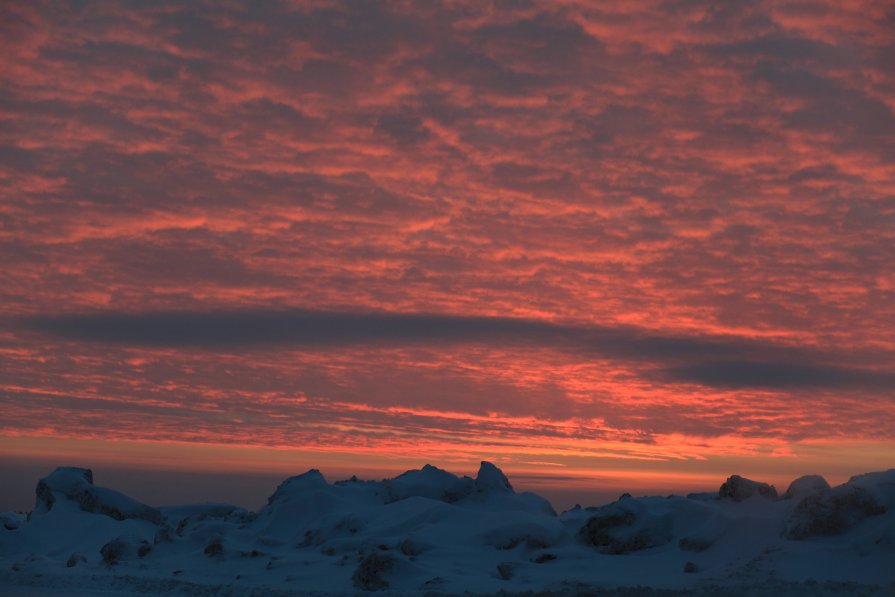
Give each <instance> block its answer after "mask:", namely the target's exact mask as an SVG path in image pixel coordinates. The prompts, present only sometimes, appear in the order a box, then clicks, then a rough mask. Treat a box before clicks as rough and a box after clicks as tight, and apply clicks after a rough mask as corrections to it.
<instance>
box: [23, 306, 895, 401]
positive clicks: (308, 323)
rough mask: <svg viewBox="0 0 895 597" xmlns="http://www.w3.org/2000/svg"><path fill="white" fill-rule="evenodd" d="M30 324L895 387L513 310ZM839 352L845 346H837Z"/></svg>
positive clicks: (878, 379) (707, 379)
mask: <svg viewBox="0 0 895 597" xmlns="http://www.w3.org/2000/svg"><path fill="white" fill-rule="evenodd" d="M23 322H24V324H25V326H26V327H27V328H28V329H30V330H32V331H39V332H42V333H47V334H50V335H53V336H56V337H59V338H64V339H67V340H75V341H80V342H101V343H113V344H125V345H132V346H144V347H178V348H183V347H202V348H208V349H217V350H245V349H251V348H264V347H275V346H291V347H296V348H306V349H314V348H327V347H339V346H351V345H365V346H390V345H392V346H393V345H414V344H416V345H418V344H423V345H428V346H438V345H440V344H448V343H481V344H487V345H490V346H495V347H501V348H510V347H525V346H534V347H548V348H555V349H560V350H567V351H573V352H577V353H578V354H580V355H581V357H582V358H585V359H586V358H589V357H602V358H611V359H619V360H628V361H636V362H638V363H640V364H641V366H643V365H645V366H646V371H647V375H649V376H650V377H655V378H657V379H659V380H662V381H671V382H683V383H697V384H700V385H705V386H713V387H733V388H748V387H758V388H795V387H828V388H877V389H878V388H895V374H893V373H890V372H887V371H876V370H871V369H864V368H860V367H847V366H841V365H831V364H830V362H831V361H832V360H833V358H834V357H835V355H830V354H826V353H823V352H819V351H816V350H813V349H810V348H803V347H792V346H783V345H779V344H774V343H769V342H761V341H755V340H749V339H743V338H738V337H730V336H672V335H657V334H654V333H649V332H647V331H645V330H642V329H638V328H634V327H621V326H619V327H609V326H592V325H589V326H574V325H561V324H554V323H550V322H544V321H537V320H531V319H522V318H509V317H469V316H452V315H432V314H416V313H381V312H331V311H311V310H254V311H231V312H154V313H139V314H127V313H90V314H69V315H58V316H34V317H30V318H27V319H25V320H23ZM840 358H841V355H840Z"/></svg>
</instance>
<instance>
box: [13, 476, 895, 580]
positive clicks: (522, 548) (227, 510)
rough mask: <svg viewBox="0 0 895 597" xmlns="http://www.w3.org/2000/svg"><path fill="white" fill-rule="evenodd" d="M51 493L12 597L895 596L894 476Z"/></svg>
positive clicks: (319, 483)
mask: <svg viewBox="0 0 895 597" xmlns="http://www.w3.org/2000/svg"><path fill="white" fill-rule="evenodd" d="M36 494H37V495H36V504H35V508H34V510H33V511H32V512H31V513H30V514H28V515H21V514H16V513H9V512H7V513H2V514H0V524H2V525H3V529H0V592H2V593H3V594H7V595H18V594H22V595H66V594H68V595H130V594H139V593H145V594H158V593H176V594H208V595H251V594H257V595H280V594H295V593H298V594H302V593H318V594H353V593H364V592H373V591H380V592H384V593H386V594H436V595H437V594H463V593H477V594H479V593H484V594H487V593H496V592H499V591H504V592H507V593H514V592H532V593H534V594H537V593H539V592H548V591H549V592H551V593H552V594H569V595H572V594H581V593H588V592H590V593H591V594H626V595H628V594H644V595H651V594H663V595H664V594H677V593H694V594H705V595H709V594H715V593H716V592H718V591H723V592H724V593H725V594H728V595H735V594H763V592H764V594H771V593H778V594H779V593H783V594H785V593H792V594H804V595H810V594H852V593H859V594H870V595H876V594H878V595H893V594H895V469H890V470H888V471H885V472H879V473H869V474H865V475H859V476H857V477H853V478H852V479H851V480H849V482H848V483H845V484H843V485H841V486H838V487H832V488H831V487H829V485H828V484H827V483H826V481H824V480H823V479H822V478H820V477H817V476H810V477H803V478H802V479H798V480H796V481H794V482H793V484H792V486H791V487H790V488H789V490H788V491H787V492H786V493H784V494H783V495H782V496H780V497H778V495H777V492H776V490H775V488H773V487H772V486H768V485H765V484H763V483H757V482H755V481H751V480H749V479H744V478H742V477H738V476H732V477H730V478H729V479H728V480H727V481H726V482H725V483H724V484H723V485H722V487H721V489H720V491H719V492H718V493H717V494H698V495H691V496H687V497H680V496H671V497H646V498H631V497H628V496H624V497H622V498H620V499H619V500H618V501H616V502H614V503H612V504H609V505H606V506H602V507H599V508H575V509H572V510H569V511H567V512H563V513H562V514H559V515H557V513H556V512H554V511H553V508H552V507H551V506H550V504H549V503H548V502H547V501H546V500H545V499H543V498H541V497H539V496H537V495H535V494H531V493H516V492H515V491H514V490H513V488H512V486H511V484H510V482H509V481H508V480H507V478H506V477H505V476H504V474H503V473H502V472H501V471H500V470H499V469H498V468H497V467H495V466H494V465H492V464H490V463H487V462H483V463H482V466H481V469H480V470H479V473H478V475H477V477H476V478H475V479H472V478H469V477H457V476H455V475H453V474H451V473H448V472H446V471H444V470H441V469H438V468H436V467H433V466H428V465H427V466H425V467H423V468H422V469H420V470H413V471H408V472H406V473H404V474H403V475H400V476H398V477H396V478H394V479H387V480H384V481H376V482H373V481H359V480H356V479H352V480H349V481H340V482H337V483H329V482H327V481H326V479H324V477H323V475H321V474H320V473H319V472H318V471H315V470H312V471H309V472H307V473H305V474H303V475H299V476H297V477H291V478H289V479H287V480H285V481H284V482H283V483H282V484H281V485H280V486H279V487H278V488H277V489H276V491H275V492H274V494H273V495H272V496H271V497H270V499H269V501H268V504H267V505H266V506H265V507H264V508H262V509H261V510H260V511H258V512H248V511H246V510H244V509H241V508H238V507H235V506H229V505H226V504H198V505H189V506H179V507H172V508H153V507H151V506H148V505H145V504H142V503H140V502H138V501H136V500H134V499H132V498H130V497H128V496H126V495H123V494H121V493H119V492H117V491H114V490H112V489H107V488H103V487H98V486H96V485H94V484H93V476H92V473H91V472H90V471H89V470H87V469H79V468H59V469H56V471H54V472H53V473H52V474H51V475H49V476H48V477H46V478H44V479H41V480H40V481H39V482H38V484H37V491H36ZM630 587H640V588H639V589H636V592H634V593H631V592H630V591H631V589H630Z"/></svg>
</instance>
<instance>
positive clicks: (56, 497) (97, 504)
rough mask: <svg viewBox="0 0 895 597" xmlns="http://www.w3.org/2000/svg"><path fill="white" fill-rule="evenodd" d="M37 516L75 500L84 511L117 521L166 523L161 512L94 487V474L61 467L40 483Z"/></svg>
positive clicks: (86, 470)
mask: <svg viewBox="0 0 895 597" xmlns="http://www.w3.org/2000/svg"><path fill="white" fill-rule="evenodd" d="M36 494H37V501H36V503H35V506H34V513H36V514H43V513H46V512H49V511H50V510H52V509H53V506H54V505H56V503H57V502H58V501H71V502H74V503H75V504H77V506H78V507H79V508H80V509H81V510H83V511H84V512H90V513H94V514H102V515H104V516H109V517H111V518H114V519H115V520H128V519H139V520H146V521H149V522H151V523H153V524H158V525H161V524H165V522H166V520H165V517H164V515H162V513H161V512H160V511H158V510H157V509H155V508H152V507H150V506H147V505H146V504H142V503H140V502H138V501H137V500H135V499H133V498H130V497H128V496H126V495H124V494H123V493H119V492H117V491H115V490H112V489H106V488H104V487H97V486H95V485H94V484H93V471H91V470H90V469H86V468H74V467H60V468H57V469H56V470H55V471H53V472H52V473H50V475H48V476H46V477H44V478H43V479H41V480H40V481H38V483H37V489H36Z"/></svg>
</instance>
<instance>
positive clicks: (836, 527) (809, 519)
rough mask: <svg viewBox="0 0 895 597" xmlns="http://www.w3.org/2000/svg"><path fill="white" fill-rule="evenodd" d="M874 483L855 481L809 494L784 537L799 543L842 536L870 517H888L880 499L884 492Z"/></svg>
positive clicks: (798, 506) (791, 517) (790, 519)
mask: <svg viewBox="0 0 895 597" xmlns="http://www.w3.org/2000/svg"><path fill="white" fill-rule="evenodd" d="M874 480H875V479H872V478H871V479H858V480H856V479H854V478H853V479H852V480H851V481H849V482H848V483H846V484H845V485H840V486H839V487H835V488H833V489H825V490H821V491H818V492H815V493H811V494H809V495H806V496H805V497H803V498H802V500H801V501H799V503H798V504H796V506H795V508H793V509H792V512H791V513H790V514H789V516H788V517H787V519H786V527H785V530H784V536H785V537H786V538H787V539H796V540H798V539H807V538H810V537H820V536H829V535H841V534H843V533H845V532H847V531H849V530H851V529H852V528H854V527H855V526H857V525H858V524H860V523H862V522H863V521H864V520H866V519H868V518H870V517H874V516H879V515H881V514H885V513H886V511H887V507H886V506H885V505H884V504H883V503H881V502H880V500H878V498H877V495H878V494H880V493H884V490H880V488H879V486H878V484H876V483H873V481H874ZM867 484H870V485H871V486H872V487H873V489H876V490H877V491H872V490H871V489H868V488H867V487H866V486H865V485H867ZM875 494H877V495H875Z"/></svg>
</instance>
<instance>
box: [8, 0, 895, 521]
mask: <svg viewBox="0 0 895 597" xmlns="http://www.w3.org/2000/svg"><path fill="white" fill-rule="evenodd" d="M0 45H2V50H0V115H2V116H0V118H2V125H0V259H2V261H0V264H2V267H0V309H2V312H0V410H2V415H0V455H2V459H3V461H4V462H5V464H4V466H6V467H7V468H10V467H11V468H12V469H15V470H24V469H23V468H22V467H25V466H26V464H28V463H33V464H34V466H35V467H36V468H35V470H37V471H40V472H41V474H45V472H46V470H47V469H49V468H52V466H55V465H56V464H76V465H81V466H91V467H93V468H95V469H97V470H98V477H100V478H98V481H100V480H101V475H100V474H99V472H101V471H102V470H103V468H104V467H107V468H109V469H127V468H130V469H140V470H151V471H172V472H177V471H179V472H181V473H182V472H189V471H195V472H201V473H206V474H219V473H240V474H259V475H260V474H265V475H272V476H275V477H283V476H285V475H288V474H297V473H300V472H303V471H304V470H306V469H308V468H310V467H312V466H313V467H317V468H321V469H322V470H323V471H324V472H325V473H327V474H328V475H329V476H331V477H333V478H337V477H339V476H340V475H342V474H346V475H350V474H352V473H357V474H358V475H359V476H362V477H363V476H367V477H377V476H382V475H385V474H393V473H395V472H400V471H403V470H406V469H408V468H418V467H420V466H422V465H423V464H425V463H427V462H429V463H432V464H435V465H437V466H440V467H442V468H446V469H448V470H451V471H452V472H457V473H464V474H471V473H473V472H474V471H475V469H476V468H477V465H478V462H479V461H480V460H491V461H493V462H495V463H496V464H497V465H498V466H501V467H503V468H504V469H505V470H506V471H507V473H508V474H509V475H510V478H511V480H514V482H515V484H516V485H517V486H519V487H521V488H523V489H534V490H537V491H543V492H544V493H545V494H549V493H550V492H551V491H553V492H560V491H562V492H566V493H565V494H563V495H565V496H566V497H568V496H573V497H574V496H575V495H581V496H584V495H587V492H589V491H590V492H593V491H597V490H601V489H607V490H608V488H611V489H612V491H615V489H627V490H635V491H636V490H637V489H638V488H642V489H643V491H647V490H657V491H658V490H663V491H664V490H670V489H679V490H686V489H699V488H715V489H716V488H717V486H718V485H719V484H720V482H721V481H723V479H724V477H726V476H727V475H728V474H731V473H738V474H743V475H746V476H751V477H755V478H759V479H762V480H767V481H771V482H775V483H778V484H783V485H784V487H783V489H785V484H786V482H788V481H789V480H791V479H792V478H794V477H796V476H798V475H801V474H805V473H820V474H823V475H826V476H827V478H828V479H829V480H830V481H831V482H841V481H844V480H845V479H846V478H847V477H848V476H850V475H852V474H856V473H859V472H865V471H869V470H880V469H883V468H888V467H891V466H895V265H893V261H895V159H893V156H895V9H893V6H892V3H891V2H888V1H880V2H874V1H865V2H851V1H849V2H846V1H842V2H833V1H808V2H806V1H793V2H786V1H774V2H761V1H756V2H705V1H698V0H695V1H685V0H669V1H665V2H654V1H650V2H647V1H641V0H632V1H626V2H613V3H610V2H605V3H604V2H525V1H518V2H515V1H506V2H493V3H485V2H479V1H469V2H463V1H456V2H454V1H451V2H443V3H436V2H428V1H425V2H411V1H407V2H364V1H357V2H296V3H274V2H263V3H245V4H243V3H239V2H208V3H205V4H203V3H198V2H184V3H167V2H161V3H131V2H120V3H117V2H113V3H105V2H76V1H72V2H68V3H63V2H53V3H40V2H31V1H28V2H25V1H22V2H4V3H3V4H2V5H0ZM22 474H23V476H24V473H22ZM178 478H180V477H178ZM35 480H36V477H31V476H28V477H27V478H26V479H24V481H25V482H26V483H27V485H28V487H29V489H28V491H29V492H30V491H31V489H30V488H32V487H33V483H34V481H35ZM778 488H779V486H778ZM271 489H272V487H271ZM576 492H578V493H577V494H576ZM262 493H264V492H263V491H262ZM267 493H268V494H269V493H270V492H267ZM214 497H215V496H212V495H209V496H208V499H213V498H214ZM261 497H262V498H263V497H266V495H265V496H261ZM10 499H12V498H10ZM16 499H18V498H16ZM27 499H29V500H30V499H31V498H30V495H29V497H28V498H27ZM564 499H565V498H564ZM568 499H569V500H571V499H572V498H570V497H569V498H568ZM0 506H3V504H0Z"/></svg>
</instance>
